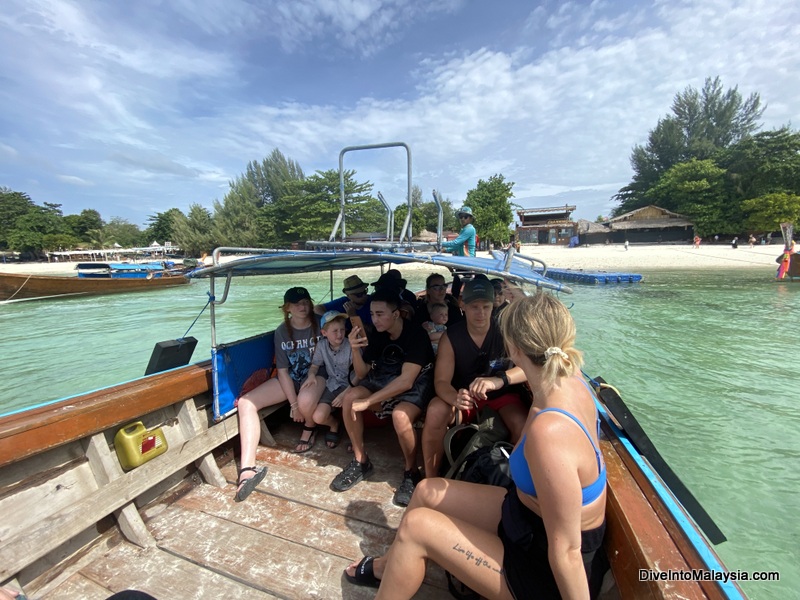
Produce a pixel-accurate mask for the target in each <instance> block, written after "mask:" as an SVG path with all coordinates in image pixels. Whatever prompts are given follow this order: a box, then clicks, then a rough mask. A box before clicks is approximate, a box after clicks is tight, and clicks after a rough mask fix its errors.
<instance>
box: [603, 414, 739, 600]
mask: <svg viewBox="0 0 800 600" xmlns="http://www.w3.org/2000/svg"><path fill="white" fill-rule="evenodd" d="M594 404H595V406H596V407H597V411H598V412H599V413H600V414H601V415H602V416H603V420H604V421H605V422H606V423H607V424H608V426H609V427H610V428H611V430H612V431H613V432H614V434H615V435H616V436H617V437H618V438H619V441H620V442H622V445H623V446H624V447H625V449H626V450H627V451H628V453H629V454H630V455H631V457H632V458H633V460H634V462H636V465H637V466H638V467H639V468H640V469H641V471H642V473H644V475H645V476H646V477H647V479H648V481H650V483H651V484H652V485H653V488H654V489H655V491H656V493H657V494H658V497H659V498H660V499H661V500H662V501H663V502H664V505H665V506H666V508H667V510H668V511H669V512H670V514H671V515H672V517H673V518H674V519H675V522H676V523H677V524H678V526H679V527H680V528H681V530H682V531H683V532H684V533H685V534H686V537H687V538H688V539H689V541H690V542H691V543H692V546H693V547H694V549H695V550H696V551H697V553H698V554H699V555H700V558H701V559H702V561H703V564H705V566H706V568H707V569H708V570H709V571H715V572H717V573H726V572H728V571H727V569H726V568H725V567H724V566H723V565H722V564H721V563H720V561H719V557H717V555H716V554H715V553H714V552H712V551H711V549H710V548H709V546H708V542H707V541H706V539H705V538H704V537H703V536H702V535H701V534H700V533H699V532H698V531H697V528H696V527H695V526H694V523H692V522H691V521H689V519H688V518H687V516H686V513H685V512H684V511H683V509H682V508H681V506H680V504H679V503H678V501H677V500H676V499H675V497H674V496H673V495H672V492H670V490H669V488H667V487H666V486H665V485H664V482H663V481H661V478H660V477H659V476H658V474H657V473H656V472H655V471H653V469H651V468H650V465H649V464H648V463H647V461H645V460H644V459H642V457H641V455H640V454H639V452H638V451H637V450H636V448H634V447H633V444H631V441H630V440H629V439H628V436H627V435H625V433H624V432H623V431H622V430H621V429H619V428H618V427H617V426H616V424H615V423H614V421H613V419H612V418H611V417H610V416H609V414H608V412H607V411H606V409H605V407H604V406H603V405H602V404H601V403H600V402H599V401H598V400H597V398H595V401H594ZM715 583H716V584H717V585H719V587H720V588H721V589H722V591H723V593H724V594H725V596H726V597H727V598H730V599H732V600H733V599H737V598H738V599H741V600H747V598H746V596H744V595H743V594H742V592H741V591H740V590H739V589H738V588H737V587H736V586H735V585H734V584H733V583H732V582H730V581H729V582H727V583H725V582H724V581H721V580H720V581H716V582H715Z"/></svg>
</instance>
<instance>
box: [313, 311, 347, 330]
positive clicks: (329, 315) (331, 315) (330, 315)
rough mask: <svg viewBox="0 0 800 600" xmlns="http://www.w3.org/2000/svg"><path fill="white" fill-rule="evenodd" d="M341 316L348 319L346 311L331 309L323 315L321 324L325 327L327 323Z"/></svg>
mask: <svg viewBox="0 0 800 600" xmlns="http://www.w3.org/2000/svg"><path fill="white" fill-rule="evenodd" d="M340 318H341V319H346V318H347V315H346V314H344V313H340V312H339V311H338V310H329V311H328V312H326V313H325V314H324V315H322V320H321V321H320V325H319V326H320V327H322V328H323V329H325V325H327V324H328V323H330V322H332V321H335V320H336V319H340Z"/></svg>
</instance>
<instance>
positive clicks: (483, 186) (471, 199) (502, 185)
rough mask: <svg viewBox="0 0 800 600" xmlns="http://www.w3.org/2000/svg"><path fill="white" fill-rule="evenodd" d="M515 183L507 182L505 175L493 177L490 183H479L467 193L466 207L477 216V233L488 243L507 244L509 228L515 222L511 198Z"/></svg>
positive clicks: (480, 181) (482, 181)
mask: <svg viewBox="0 0 800 600" xmlns="http://www.w3.org/2000/svg"><path fill="white" fill-rule="evenodd" d="M513 187H514V182H513V181H506V180H505V177H503V175H492V176H491V177H490V178H489V180H488V181H484V180H483V179H481V180H479V181H478V185H477V186H476V187H475V188H474V189H472V190H470V191H468V192H467V199H466V200H465V201H464V204H465V205H466V206H469V207H470V208H471V209H472V214H473V215H474V216H475V231H476V232H477V234H478V236H479V237H480V238H481V239H482V240H485V241H486V242H490V241H491V242H497V243H505V242H506V241H507V240H508V228H509V225H511V222H512V221H513V220H514V213H513V211H512V210H511V198H513V197H514V192H512V191H511V188H513Z"/></svg>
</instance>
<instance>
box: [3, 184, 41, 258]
mask: <svg viewBox="0 0 800 600" xmlns="http://www.w3.org/2000/svg"><path fill="white" fill-rule="evenodd" d="M35 207H36V205H35V204H34V203H33V200H31V199H30V196H28V194H26V193H24V192H15V191H14V190H11V189H9V188H7V187H0V248H8V247H9V246H10V244H9V241H8V236H9V234H10V233H11V231H12V230H13V229H14V228H15V226H16V222H17V219H18V218H19V217H21V216H22V215H25V214H27V213H29V212H31V211H32V210H34V209H35Z"/></svg>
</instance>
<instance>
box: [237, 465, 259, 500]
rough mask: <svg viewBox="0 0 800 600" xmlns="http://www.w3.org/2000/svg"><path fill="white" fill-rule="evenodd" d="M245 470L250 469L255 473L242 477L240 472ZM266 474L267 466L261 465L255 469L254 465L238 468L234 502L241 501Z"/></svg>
mask: <svg viewBox="0 0 800 600" xmlns="http://www.w3.org/2000/svg"><path fill="white" fill-rule="evenodd" d="M246 471H252V472H253V473H255V475H253V476H252V477H250V478H249V479H242V473H244V472H246ZM266 476H267V467H262V468H261V469H257V468H256V467H242V468H241V469H239V481H238V483H237V484H236V487H237V490H236V496H234V499H235V500H236V502H242V501H243V500H244V499H245V498H247V497H248V496H249V495H250V494H251V492H252V491H253V490H254V489H256V486H257V485H258V484H259V483H261V482H262V481H264V477H266Z"/></svg>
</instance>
